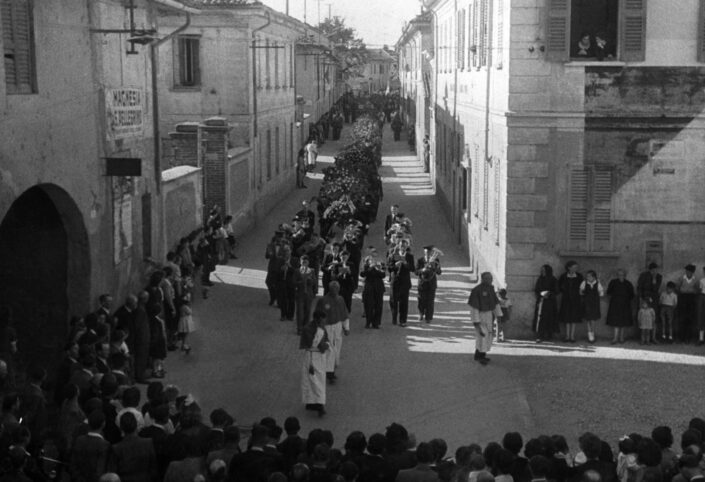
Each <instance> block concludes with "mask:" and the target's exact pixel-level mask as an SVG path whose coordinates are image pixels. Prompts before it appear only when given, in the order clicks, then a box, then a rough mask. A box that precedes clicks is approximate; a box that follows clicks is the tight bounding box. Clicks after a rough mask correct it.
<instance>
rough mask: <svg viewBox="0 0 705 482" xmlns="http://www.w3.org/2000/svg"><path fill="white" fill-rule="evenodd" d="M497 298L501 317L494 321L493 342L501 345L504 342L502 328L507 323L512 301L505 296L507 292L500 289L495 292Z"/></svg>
mask: <svg viewBox="0 0 705 482" xmlns="http://www.w3.org/2000/svg"><path fill="white" fill-rule="evenodd" d="M497 298H499V307H500V308H501V309H502V316H501V317H497V319H496V320H495V323H496V330H495V334H496V337H495V342H497V343H501V342H503V341H504V327H505V325H506V324H507V322H508V321H509V317H510V315H511V308H512V300H510V299H509V296H508V295H507V290H506V289H504V288H502V289H501V290H499V291H497Z"/></svg>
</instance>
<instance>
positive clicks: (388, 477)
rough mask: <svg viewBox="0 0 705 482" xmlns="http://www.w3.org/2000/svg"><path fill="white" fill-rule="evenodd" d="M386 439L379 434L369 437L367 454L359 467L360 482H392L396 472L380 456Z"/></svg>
mask: <svg viewBox="0 0 705 482" xmlns="http://www.w3.org/2000/svg"><path fill="white" fill-rule="evenodd" d="M386 445H387V439H386V437H385V436H384V435H382V434H381V433H375V434H372V436H370V440H369V441H368V443H367V453H366V454H365V455H363V456H362V462H361V464H360V465H361V466H360V477H359V479H358V480H359V481H360V482H377V481H381V482H394V479H396V476H397V471H396V470H394V468H393V467H392V466H391V465H390V464H389V462H388V461H387V460H385V459H384V457H383V456H382V455H383V454H384V449H385V446H386Z"/></svg>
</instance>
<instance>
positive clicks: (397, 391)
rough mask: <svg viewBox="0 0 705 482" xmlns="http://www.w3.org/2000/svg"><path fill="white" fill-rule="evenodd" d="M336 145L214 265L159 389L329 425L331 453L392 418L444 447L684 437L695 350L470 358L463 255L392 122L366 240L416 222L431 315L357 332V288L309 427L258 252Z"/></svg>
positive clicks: (242, 410)
mask: <svg viewBox="0 0 705 482" xmlns="http://www.w3.org/2000/svg"><path fill="white" fill-rule="evenodd" d="M344 139H345V131H344V133H343V141H341V142H344ZM340 145H341V143H335V142H330V141H329V142H328V143H326V144H325V145H324V146H323V147H322V148H321V155H320V156H319V158H318V159H319V163H318V167H317V169H316V172H314V173H310V174H309V177H308V179H307V180H306V184H307V186H308V188H307V189H298V190H295V191H293V192H292V193H291V194H290V195H289V196H288V197H286V198H285V199H284V200H282V202H281V203H280V204H279V205H278V206H277V208H275V210H274V211H273V212H272V213H271V214H270V215H269V216H268V217H267V218H266V220H265V221H264V222H262V223H260V224H259V225H257V226H256V227H255V228H254V229H252V230H251V231H250V232H248V233H247V234H246V235H245V236H243V237H242V238H241V240H240V245H239V248H238V255H239V259H237V260H235V261H231V262H230V264H229V265H227V266H219V267H218V270H217V271H216V273H214V276H213V277H212V278H213V280H214V281H215V283H216V286H215V287H213V288H212V289H211V292H210V297H209V299H208V300H205V301H204V300H198V302H197V304H196V306H195V309H194V313H195V316H196V318H197V320H198V326H199V331H198V332H196V333H195V334H194V335H193V339H192V343H191V344H192V346H193V349H194V350H193V352H192V353H191V354H190V355H187V356H184V355H179V354H175V355H170V356H169V359H168V360H167V370H168V375H167V382H170V383H176V384H178V385H179V386H180V387H181V388H182V389H184V390H186V391H188V392H191V393H192V394H193V395H194V396H195V397H196V399H197V400H199V402H200V403H201V405H202V406H203V407H204V409H205V410H206V413H208V412H209V411H210V410H212V409H213V408H216V407H218V406H223V407H225V408H227V409H228V410H229V411H230V412H231V413H233V414H234V415H235V416H236V417H237V421H238V423H239V424H240V425H242V426H248V425H250V424H251V423H252V422H253V421H256V420H259V419H260V418H262V417H264V416H269V415H271V416H274V417H275V418H276V419H277V420H278V421H280V422H282V421H283V420H284V418H285V417H286V416H288V415H296V416H298V417H299V418H300V420H301V422H302V426H303V432H304V433H306V432H307V431H309V430H311V429H312V428H315V427H319V426H325V427H326V428H329V429H331V430H333V432H334V434H335V437H336V444H338V443H342V440H343V439H344V437H345V436H346V435H347V434H348V433H349V432H350V431H352V430H362V431H364V432H365V433H366V434H368V435H369V434H371V433H373V432H374V431H382V430H383V429H384V427H386V426H387V425H389V423H391V422H393V421H396V422H400V423H402V424H404V425H405V426H407V427H408V428H409V430H410V431H411V432H413V433H414V434H415V435H416V437H417V439H418V440H428V439H430V438H432V437H443V438H445V439H446V441H447V442H448V445H449V447H450V448H451V449H453V450H454V449H455V447H457V446H458V445H460V444H467V443H470V442H480V443H486V442H488V441H490V440H497V439H498V438H501V436H502V434H503V433H504V432H506V431H509V430H516V431H519V432H521V433H522V434H526V435H537V434H539V433H548V434H550V433H556V432H557V433H564V434H566V436H567V437H569V443H570V444H571V445H572V447H576V446H577V436H578V435H579V434H580V433H581V432H583V431H585V430H593V431H596V432H598V433H599V434H602V435H604V436H607V437H609V436H612V437H617V436H619V435H620V434H622V433H628V432H631V431H634V430H637V431H642V432H647V431H648V432H650V430H651V429H652V428H653V426H655V425H657V424H659V423H661V422H665V423H667V424H671V425H672V426H673V427H674V432H676V431H677V432H676V433H680V430H681V429H682V428H683V427H684V426H685V424H687V420H688V419H689V418H690V417H691V416H694V415H696V414H695V413H692V414H691V413H687V414H685V415H684V414H683V410H684V408H685V407H701V404H700V398H701V395H702V391H701V386H700V384H699V382H697V383H696V382H695V380H699V379H700V377H701V374H702V370H703V368H702V367H703V365H705V360H704V359H703V358H702V357H701V356H698V354H699V355H702V353H701V352H702V350H698V349H696V348H695V347H684V346H677V347H668V348H667V349H663V350H661V349H660V348H661V347H659V348H656V349H652V350H648V351H647V350H642V349H639V347H638V345H636V347H635V345H633V344H627V345H623V346H621V347H620V348H612V347H609V346H604V343H603V346H599V345H598V346H583V345H577V346H576V345H573V346H566V345H560V344H550V343H546V344H542V345H535V344H534V343H533V342H525V341H509V342H508V343H505V344H503V345H500V346H495V347H494V348H493V351H492V352H491V357H492V363H491V364H490V365H489V366H487V367H482V366H480V365H479V364H476V363H473V361H472V357H471V356H470V354H471V353H472V351H473V350H474V340H473V330H472V325H471V324H470V323H469V321H468V312H467V305H466V300H467V294H468V292H469V289H470V287H471V286H472V284H471V283H472V282H473V281H474V277H473V276H472V275H471V273H470V272H469V271H468V268H467V265H468V260H467V256H466V254H465V253H463V251H462V250H461V248H460V247H459V245H458V243H457V239H456V236H455V235H454V233H452V232H451V230H450V229H449V227H448V226H447V223H446V218H445V215H444V213H443V212H442V210H441V207H440V205H439V204H438V202H437V200H436V199H435V197H434V196H433V190H432V186H431V184H430V181H429V176H428V174H424V173H423V169H422V167H421V165H420V163H419V162H418V161H416V158H415V156H414V155H412V153H410V152H409V150H408V147H407V144H406V142H405V141H404V140H402V141H400V142H396V143H395V142H394V141H393V140H392V133H391V131H390V129H389V126H386V127H385V134H384V150H383V155H384V158H383V166H382V168H381V171H380V173H381V175H382V176H383V181H384V200H383V202H382V204H381V205H380V209H379V214H378V219H377V222H376V223H374V224H373V226H372V227H371V229H370V232H369V234H368V237H367V238H366V245H369V244H373V245H375V246H376V247H377V248H378V250H382V247H383V241H382V231H383V224H384V216H385V215H386V213H387V212H388V211H389V206H390V205H391V204H394V203H397V204H399V205H400V211H401V212H403V213H405V214H406V215H407V216H408V217H410V218H411V220H412V221H413V223H414V225H413V235H414V246H415V248H414V254H415V255H419V254H421V249H420V246H423V245H425V244H429V243H433V244H435V245H436V246H438V247H439V248H441V249H442V250H443V252H444V253H445V256H444V257H443V258H442V265H443V275H442V276H441V277H440V278H439V289H438V295H437V301H436V303H437V305H436V317H435V319H434V323H433V324H430V325H428V324H425V323H423V324H422V323H418V322H417V321H416V299H415V294H414V290H413V289H412V295H414V296H412V299H411V300H410V303H409V305H410V310H409V311H410V314H409V320H410V323H409V326H408V327H407V328H405V329H404V328H399V327H397V326H393V325H392V324H391V314H390V313H389V309H388V306H386V304H385V309H386V312H385V317H384V318H383V321H382V329H381V330H379V331H376V330H365V329H364V328H363V327H364V319H363V318H362V303H361V300H360V293H359V292H358V293H356V295H355V298H354V300H353V310H352V315H351V327H352V329H351V333H350V336H348V337H347V338H345V343H344V345H343V355H342V366H341V367H340V369H339V371H338V372H337V373H338V375H339V381H338V383H337V384H336V385H334V386H329V387H328V404H327V409H328V415H327V416H326V417H325V418H324V419H323V420H319V419H318V418H317V417H315V416H314V415H312V414H311V412H305V411H304V407H303V405H302V403H301V400H300V398H301V394H300V388H299V380H300V373H301V352H300V351H299V350H298V338H297V337H296V336H295V327H294V325H293V323H292V322H280V321H279V312H278V310H276V309H274V308H272V307H269V306H268V305H267V301H268V295H267V292H266V288H265V284H264V278H265V268H266V262H265V259H264V251H265V246H266V244H267V242H268V240H269V239H270V237H271V236H272V234H273V232H274V230H275V229H276V227H277V225H278V224H279V223H281V222H288V221H289V220H290V219H291V217H292V215H293V214H294V213H295V212H296V211H297V210H298V209H299V206H300V202H301V201H302V200H303V199H310V198H311V197H312V196H314V195H316V193H317V192H318V185H319V183H320V178H321V177H322V174H321V170H322V169H323V168H325V166H326V165H328V164H329V163H331V162H332V161H333V159H332V155H333V154H334V153H335V152H336V151H337V149H338V148H339V147H340ZM657 362H658V363H657ZM673 394H678V395H677V399H675V398H674V396H673ZM637 400H638V402H637ZM338 441H340V442H338ZM609 441H610V442H615V443H616V440H609Z"/></svg>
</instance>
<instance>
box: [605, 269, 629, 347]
mask: <svg viewBox="0 0 705 482" xmlns="http://www.w3.org/2000/svg"><path fill="white" fill-rule="evenodd" d="M607 294H608V295H609V297H610V305H609V308H607V326H611V327H613V328H614V337H613V338H612V342H611V343H612V345H615V344H617V343H624V328H625V327H628V326H632V321H633V320H632V301H633V300H634V285H632V283H631V282H630V281H629V280H628V279H627V272H626V271H625V270H623V269H618V270H617V277H616V278H615V279H613V280H610V282H609V284H608V285H607Z"/></svg>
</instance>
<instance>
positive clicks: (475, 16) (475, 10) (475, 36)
mask: <svg viewBox="0 0 705 482" xmlns="http://www.w3.org/2000/svg"><path fill="white" fill-rule="evenodd" d="M480 1H481V0H475V1H474V2H473V4H472V23H473V26H472V45H473V47H474V50H475V52H474V53H473V54H472V66H473V67H479V66H480V23H481V22H480V6H479V5H478V3H479V2H480Z"/></svg>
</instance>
